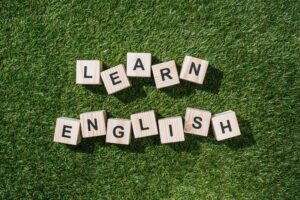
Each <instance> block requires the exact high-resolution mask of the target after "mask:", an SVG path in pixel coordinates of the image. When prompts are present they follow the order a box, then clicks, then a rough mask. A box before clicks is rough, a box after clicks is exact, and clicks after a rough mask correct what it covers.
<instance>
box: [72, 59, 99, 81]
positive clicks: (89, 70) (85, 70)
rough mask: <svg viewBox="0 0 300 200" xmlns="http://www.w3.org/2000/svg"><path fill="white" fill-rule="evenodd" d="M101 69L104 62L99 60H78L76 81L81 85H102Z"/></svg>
mask: <svg viewBox="0 0 300 200" xmlns="http://www.w3.org/2000/svg"><path fill="white" fill-rule="evenodd" d="M101 71H102V62H101V61H99V60H77V62H76V83H77V84H81V85H101V84H102V82H101V78H100V72H101ZM85 76H86V77H85ZM87 77H88V78H87Z"/></svg>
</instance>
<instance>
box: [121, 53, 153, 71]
mask: <svg viewBox="0 0 300 200" xmlns="http://www.w3.org/2000/svg"><path fill="white" fill-rule="evenodd" d="M126 69H127V76H130V77H151V53H127V66H126Z"/></svg>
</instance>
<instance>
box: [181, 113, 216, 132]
mask: <svg viewBox="0 0 300 200" xmlns="http://www.w3.org/2000/svg"><path fill="white" fill-rule="evenodd" d="M210 120H211V112H209V111H206V110H199V109H195V108H187V109H186V112H185V121H184V132H185V133H190V134H194V135H201V136H207V135H208V130H209V125H210Z"/></svg>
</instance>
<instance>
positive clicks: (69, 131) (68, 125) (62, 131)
mask: <svg viewBox="0 0 300 200" xmlns="http://www.w3.org/2000/svg"><path fill="white" fill-rule="evenodd" d="M54 142H59V143H64V144H71V145H77V144H79V143H80V142H81V132H80V121H79V120H78V119H72V118H67V117H60V118H57V120H56V126H55V133H54Z"/></svg>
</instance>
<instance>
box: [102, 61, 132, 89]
mask: <svg viewBox="0 0 300 200" xmlns="http://www.w3.org/2000/svg"><path fill="white" fill-rule="evenodd" d="M101 78H102V81H103V83H104V85H105V88H106V91H107V93H108V94H113V93H115V92H118V91H120V90H123V89H125V88H128V87H130V86H131V84H130V82H129V79H128V77H127V75H126V73H125V68H124V65H122V64H121V65H118V66H116V67H113V68H110V69H107V70H105V71H103V72H101Z"/></svg>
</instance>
